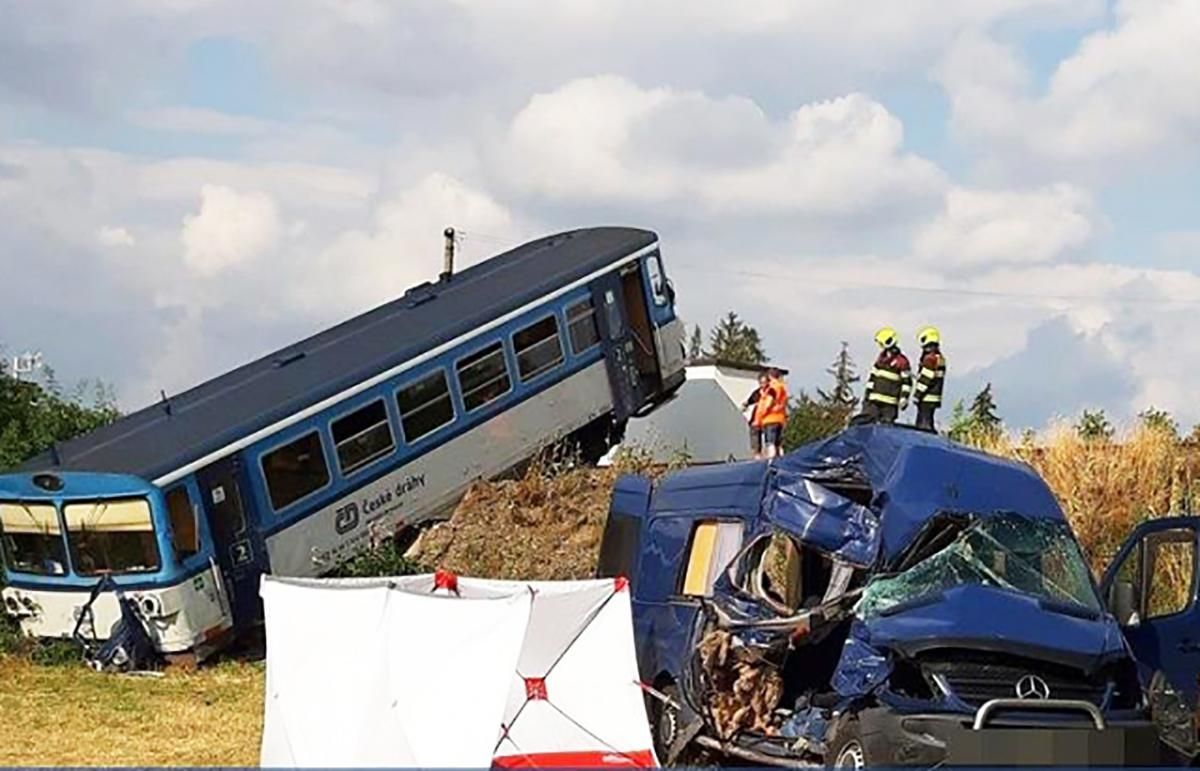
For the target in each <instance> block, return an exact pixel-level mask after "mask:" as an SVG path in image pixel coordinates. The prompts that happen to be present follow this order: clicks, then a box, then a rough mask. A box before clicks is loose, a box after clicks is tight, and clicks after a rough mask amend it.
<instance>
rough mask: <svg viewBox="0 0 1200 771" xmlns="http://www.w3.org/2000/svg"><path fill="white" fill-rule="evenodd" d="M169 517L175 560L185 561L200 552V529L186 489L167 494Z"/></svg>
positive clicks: (182, 488)
mask: <svg viewBox="0 0 1200 771" xmlns="http://www.w3.org/2000/svg"><path fill="white" fill-rule="evenodd" d="M167 516H168V517H169V518H170V520H171V548H172V549H174V550H175V559H176V560H179V561H180V562H182V561H183V560H185V559H187V558H188V557H191V556H192V555H194V554H197V553H198V552H199V551H200V529H199V528H198V527H197V526H196V510H195V508H194V507H193V506H192V500H191V498H189V497H188V491H187V488H186V487H176V488H175V489H173V490H170V491H169V492H168V493H167Z"/></svg>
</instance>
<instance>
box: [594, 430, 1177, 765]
mask: <svg viewBox="0 0 1200 771" xmlns="http://www.w3.org/2000/svg"><path fill="white" fill-rule="evenodd" d="M600 573H601V574H604V575H616V574H623V575H626V576H628V577H629V578H630V579H631V582H632V587H633V608H634V624H635V634H636V641H637V649H638V657H639V667H640V671H641V675H642V677H643V680H644V682H645V683H646V688H647V691H648V694H649V695H650V696H651V697H652V698H650V699H649V701H650V707H651V709H650V714H651V716H652V720H653V723H654V726H653V727H654V732H655V738H656V743H657V750H658V752H659V753H660V757H661V758H662V759H664V760H665V761H671V760H679V759H680V758H686V757H687V756H688V754H689V753H690V752H691V751H694V750H696V749H697V748H702V749H707V750H710V751H716V752H718V753H720V754H724V755H726V756H733V757H735V758H738V759H741V760H749V761H752V762H756V763H769V764H778V765H796V764H805V763H814V762H815V763H821V762H824V763H826V764H830V765H837V766H849V767H863V766H890V765H937V764H941V763H949V764H979V763H983V764H991V765H1009V764H1026V763H1033V764H1050V763H1056V764H1057V763H1077V764H1085V763H1086V764H1105V765H1122V764H1142V765H1151V764H1157V763H1159V762H1161V760H1162V754H1161V753H1162V750H1161V746H1162V745H1161V744H1160V742H1159V740H1158V732H1157V730H1156V727H1155V723H1154V722H1153V721H1152V720H1151V719H1150V718H1151V715H1152V713H1153V715H1154V716H1155V717H1156V718H1160V719H1161V718H1164V716H1165V717H1166V718H1167V719H1172V718H1171V715H1174V716H1176V717H1178V716H1179V715H1181V714H1182V715H1184V716H1185V718H1186V714H1187V713H1186V710H1182V711H1181V710H1180V708H1179V707H1180V700H1179V696H1178V693H1177V692H1176V691H1175V690H1173V689H1171V688H1169V687H1162V685H1161V678H1158V680H1159V683H1160V684H1159V686H1157V687H1156V688H1155V689H1152V690H1151V691H1149V692H1148V691H1146V690H1144V689H1143V687H1142V684H1141V681H1140V680H1141V678H1139V672H1138V664H1137V662H1136V661H1135V659H1134V658H1133V656H1132V654H1131V651H1130V647H1129V645H1128V643H1127V642H1126V640H1125V639H1124V637H1123V634H1122V631H1123V629H1122V627H1121V626H1120V625H1119V624H1118V622H1117V620H1116V619H1115V618H1114V617H1113V616H1112V615H1111V614H1109V613H1108V612H1106V609H1105V607H1104V605H1103V604H1102V602H1101V599H1100V597H1101V594H1100V592H1099V591H1098V589H1097V587H1096V585H1095V583H1094V582H1093V579H1092V577H1091V574H1090V572H1089V569H1088V566H1087V564H1086V562H1085V559H1084V556H1083V554H1082V551H1081V549H1080V547H1079V545H1078V543H1077V541H1076V539H1075V536H1074V534H1073V533H1072V531H1071V529H1070V527H1069V525H1068V524H1067V521H1066V519H1065V517H1064V515H1063V513H1062V510H1061V509H1060V508H1059V506H1058V504H1057V503H1056V501H1055V499H1054V497H1053V495H1052V494H1051V492H1050V490H1049V489H1048V488H1047V486H1046V485H1045V483H1044V482H1043V481H1042V480H1041V479H1040V478H1039V477H1038V476H1037V475H1036V474H1035V473H1034V472H1033V471H1032V470H1031V469H1029V468H1028V467H1026V466H1024V465H1021V464H1018V463H1014V462H1009V461H1005V460H1001V459H998V458H995V457H992V456H988V455H985V454H983V453H980V452H976V451H974V450H971V449H968V448H965V447H962V446H959V445H956V444H954V443H951V442H949V441H947V440H944V439H941V438H939V437H937V436H932V435H928V434H924V433H920V432H916V431H913V430H910V429H906V428H903V427H890V426H887V427H885V426H862V427H854V428H851V429H848V430H847V431H845V432H843V433H841V434H840V435H838V436H836V437H833V438H831V439H829V440H826V441H824V442H819V443H815V444H812V445H808V446H806V447H804V448H801V449H800V450H798V451H796V452H794V453H792V454H790V455H787V456H785V457H783V458H781V459H779V460H777V461H775V462H773V463H767V462H749V463H739V464H730V465H726V466H718V467H706V468H695V469H689V470H686V471H682V472H678V473H675V474H672V475H668V476H667V477H665V478H663V479H662V480H660V481H659V482H658V483H657V484H654V483H652V482H651V481H650V480H648V479H645V478H642V477H636V476H627V477H624V478H622V479H621V480H620V481H619V482H618V484H617V487H616V489H615V491H614V495H613V499H612V504H611V509H610V513H609V519H608V522H607V525H606V529H605V535H604V542H603V544H602V549H601V565H600ZM1117 594H1121V593H1120V592H1118V593H1117ZM1124 594H1129V592H1128V591H1127V592H1124ZM1126 604H1128V603H1126ZM1145 679H1147V680H1148V679H1149V678H1145ZM1176 722H1179V721H1176ZM1185 722H1186V721H1185ZM1185 731H1186V729H1185ZM1185 743H1186V742H1185ZM1180 744H1181V743H1176V746H1177V747H1179V748H1183V747H1180ZM1184 749H1186V748H1184Z"/></svg>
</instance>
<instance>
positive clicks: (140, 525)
mask: <svg viewBox="0 0 1200 771" xmlns="http://www.w3.org/2000/svg"><path fill="white" fill-rule="evenodd" d="M60 514H61V516H60ZM0 531H2V532H0V543H2V544H3V552H4V561H5V565H7V567H8V570H9V571H11V572H14V573H32V574H35V575H46V576H58V575H65V574H66V573H67V572H68V570H72V572H74V573H75V574H76V575H79V576H97V575H101V574H117V575H120V574H126V573H149V572H153V571H156V570H158V569H159V567H160V565H161V564H162V563H161V560H160V559H159V553H158V543H157V540H156V538H155V534H154V519H153V516H152V514H151V508H150V502H149V500H147V499H146V498H144V497H129V498H109V499H103V500H95V499H93V500H77V501H67V502H65V503H63V504H62V506H61V507H57V506H55V505H54V504H53V503H50V502H45V501H39V502H3V503H0Z"/></svg>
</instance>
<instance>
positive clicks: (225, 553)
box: [196, 455, 267, 628]
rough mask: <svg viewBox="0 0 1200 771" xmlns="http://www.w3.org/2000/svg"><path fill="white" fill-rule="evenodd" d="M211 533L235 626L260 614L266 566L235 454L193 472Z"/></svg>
mask: <svg viewBox="0 0 1200 771" xmlns="http://www.w3.org/2000/svg"><path fill="white" fill-rule="evenodd" d="M196 479H197V482H198V483H199V485H200V494H201V497H202V498H203V499H204V508H205V512H206V514H207V515H208V523H209V530H210V531H211V532H212V535H213V543H214V546H215V550H216V556H217V564H218V565H219V566H220V568H221V573H222V575H223V576H224V579H225V587H226V589H227V591H228V595H229V605H230V608H231V609H232V610H233V622H234V624H235V625H236V626H237V627H239V628H240V627H243V626H245V625H247V624H252V623H254V622H255V621H257V620H258V619H260V618H262V600H261V598H260V597H259V596H258V581H259V576H261V575H262V574H263V573H264V572H265V571H266V569H267V564H266V551H265V549H264V548H263V542H262V538H261V536H260V534H259V529H258V527H257V525H258V523H257V522H256V521H255V520H254V518H253V508H252V507H249V506H247V505H246V498H245V496H244V495H243V493H242V490H243V488H244V486H245V485H244V481H243V480H244V476H243V474H242V469H241V463H240V462H239V460H238V456H236V455H235V456H231V457H228V458H222V459H221V460H218V461H216V462H215V463H213V464H212V465H210V466H206V467H205V468H203V469H201V470H200V471H198V472H197V473H196Z"/></svg>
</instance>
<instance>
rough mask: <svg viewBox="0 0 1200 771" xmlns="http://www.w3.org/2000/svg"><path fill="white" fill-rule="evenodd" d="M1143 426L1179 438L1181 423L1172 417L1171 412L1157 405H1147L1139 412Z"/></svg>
mask: <svg viewBox="0 0 1200 771" xmlns="http://www.w3.org/2000/svg"><path fill="white" fill-rule="evenodd" d="M1138 420H1140V421H1141V422H1142V428H1144V429H1146V430H1147V431H1152V432H1155V433H1159V432H1161V433H1162V434H1164V435H1165V436H1168V437H1171V438H1172V439H1178V438H1179V424H1178V423H1176V422H1175V419H1174V418H1172V417H1171V413H1169V412H1167V411H1166V410H1160V409H1157V408H1155V407H1147V408H1146V409H1144V410H1142V411H1141V412H1139V413H1138Z"/></svg>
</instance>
